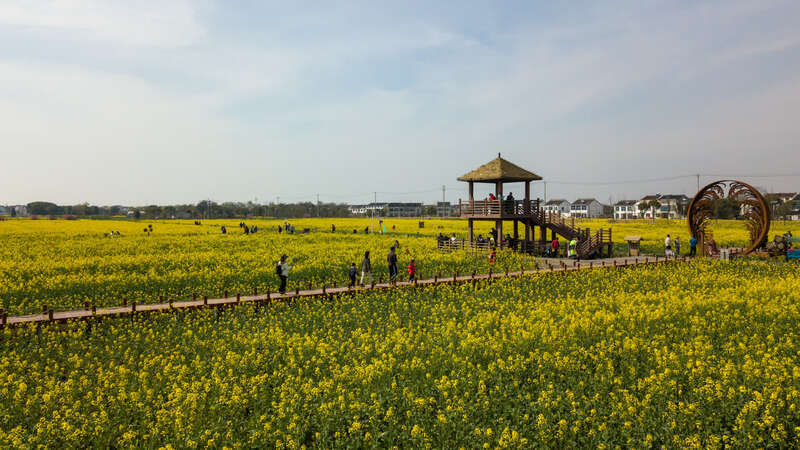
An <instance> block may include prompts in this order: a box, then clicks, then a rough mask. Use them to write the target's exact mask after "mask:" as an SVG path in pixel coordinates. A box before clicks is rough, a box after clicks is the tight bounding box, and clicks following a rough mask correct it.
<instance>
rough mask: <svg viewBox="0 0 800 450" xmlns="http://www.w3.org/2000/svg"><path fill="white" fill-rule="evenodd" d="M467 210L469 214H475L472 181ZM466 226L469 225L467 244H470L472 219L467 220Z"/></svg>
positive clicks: (473, 185)
mask: <svg viewBox="0 0 800 450" xmlns="http://www.w3.org/2000/svg"><path fill="white" fill-rule="evenodd" d="M469 210H470V214H475V184H474V183H473V182H472V181H470V182H469ZM467 224H468V225H469V231H468V234H469V242H470V243H472V236H473V232H472V227H473V224H472V219H467Z"/></svg>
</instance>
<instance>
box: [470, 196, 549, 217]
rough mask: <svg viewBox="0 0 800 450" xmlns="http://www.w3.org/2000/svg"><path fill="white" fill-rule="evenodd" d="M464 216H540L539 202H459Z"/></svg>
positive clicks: (486, 200) (484, 200) (498, 200)
mask: <svg viewBox="0 0 800 450" xmlns="http://www.w3.org/2000/svg"><path fill="white" fill-rule="evenodd" d="M458 207H459V209H460V210H461V214H460V215H462V216H499V215H506V216H531V215H534V214H539V213H540V210H539V200H500V199H496V200H489V199H483V200H472V201H466V202H465V201H462V200H459V201H458Z"/></svg>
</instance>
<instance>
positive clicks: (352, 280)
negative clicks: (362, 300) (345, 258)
mask: <svg viewBox="0 0 800 450" xmlns="http://www.w3.org/2000/svg"><path fill="white" fill-rule="evenodd" d="M356 271H357V269H356V263H350V270H348V271H347V276H348V277H350V287H351V288H352V287H355V286H356Z"/></svg>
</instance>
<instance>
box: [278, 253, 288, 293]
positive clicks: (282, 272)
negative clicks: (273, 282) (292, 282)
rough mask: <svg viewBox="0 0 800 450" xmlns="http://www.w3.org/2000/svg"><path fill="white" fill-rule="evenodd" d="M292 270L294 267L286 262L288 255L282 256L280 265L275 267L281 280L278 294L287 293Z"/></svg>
mask: <svg viewBox="0 0 800 450" xmlns="http://www.w3.org/2000/svg"><path fill="white" fill-rule="evenodd" d="M290 270H292V266H290V265H289V263H287V262H286V255H282V256H281V260H280V261H278V264H277V265H276V266H275V274H276V275H278V276H279V277H280V279H281V287H280V288H278V292H280V293H281V294H285V293H286V280H287V279H288V278H289V271H290Z"/></svg>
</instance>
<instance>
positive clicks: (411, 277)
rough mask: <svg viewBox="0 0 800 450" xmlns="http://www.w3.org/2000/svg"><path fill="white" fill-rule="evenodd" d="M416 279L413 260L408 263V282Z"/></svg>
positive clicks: (415, 268) (415, 267)
mask: <svg viewBox="0 0 800 450" xmlns="http://www.w3.org/2000/svg"><path fill="white" fill-rule="evenodd" d="M416 277H417V266H416V265H414V258H411V262H409V263H408V281H414V279H415V278H416Z"/></svg>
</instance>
